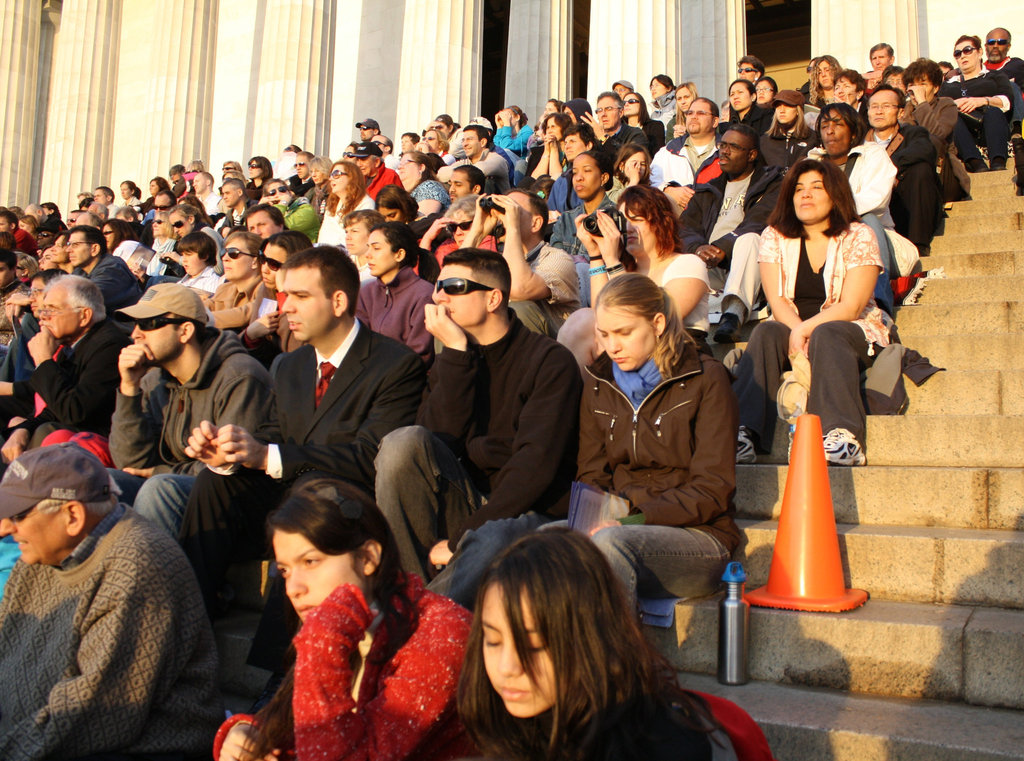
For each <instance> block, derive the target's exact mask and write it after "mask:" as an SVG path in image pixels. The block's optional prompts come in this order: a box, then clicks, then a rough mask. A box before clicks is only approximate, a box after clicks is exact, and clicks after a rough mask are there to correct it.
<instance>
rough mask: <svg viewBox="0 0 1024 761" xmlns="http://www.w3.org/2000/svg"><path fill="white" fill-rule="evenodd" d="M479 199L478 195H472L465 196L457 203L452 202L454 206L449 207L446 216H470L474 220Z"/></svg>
mask: <svg viewBox="0 0 1024 761" xmlns="http://www.w3.org/2000/svg"><path fill="white" fill-rule="evenodd" d="M479 197H480V196H478V195H477V194H476V193H470V194H469V195H468V196H463V197H462V198H460V199H458V200H457V201H452V205H451V206H449V207H448V211H447V212H446V213H445V216H446V217H451V216H452V215H453V214H468V215H469V217H470V219H472V218H473V217H474V216H475V215H476V199H478V198H479Z"/></svg>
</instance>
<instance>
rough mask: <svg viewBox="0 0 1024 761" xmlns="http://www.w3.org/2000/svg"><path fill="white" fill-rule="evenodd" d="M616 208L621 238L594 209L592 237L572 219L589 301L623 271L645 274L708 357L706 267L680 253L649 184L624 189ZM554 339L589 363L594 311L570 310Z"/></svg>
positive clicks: (660, 199) (674, 228)
mask: <svg viewBox="0 0 1024 761" xmlns="http://www.w3.org/2000/svg"><path fill="white" fill-rule="evenodd" d="M619 211H620V212H621V213H622V214H623V215H624V216H625V224H626V234H625V236H623V235H622V234H621V233H620V232H619V230H618V228H617V227H616V225H615V223H614V222H613V221H612V218H611V217H609V216H608V215H607V214H605V213H604V212H597V220H598V227H599V229H600V232H601V235H592V234H591V233H589V232H588V231H587V230H586V228H584V227H583V219H584V217H583V216H582V215H581V216H580V218H579V219H577V220H576V234H577V235H578V236H579V239H580V241H581V242H582V243H583V245H584V246H585V247H586V249H587V253H588V254H589V256H590V265H591V267H590V303H591V304H594V303H596V302H597V298H598V295H599V294H600V293H601V289H602V288H604V287H605V286H606V285H607V284H608V283H609V282H614V278H616V277H621V276H622V273H624V272H625V271H626V270H630V271H634V272H638V273H640V274H641V275H647V276H648V277H650V278H651V279H652V280H653V281H654V282H655V283H657V284H658V285H660V286H661V287H662V288H664V289H665V291H666V292H667V293H668V295H669V296H670V297H671V298H672V303H673V304H674V305H675V310H676V314H677V315H678V316H679V319H680V320H681V321H682V323H683V326H684V327H685V328H686V331H687V333H689V334H690V337H691V338H692V339H693V340H694V342H695V343H696V345H697V347H698V349H700V350H701V351H704V352H706V353H707V354H709V355H710V354H711V350H710V348H708V345H707V335H708V328H709V323H708V294H709V293H710V291H711V285H710V282H709V280H708V268H707V265H705V264H704V262H703V261H701V259H700V257H698V256H697V255H696V254H682V253H679V252H680V251H682V249H683V244H682V240H681V238H680V230H679V220H678V218H677V217H676V215H675V214H674V213H673V212H672V202H671V201H669V200H668V197H667V196H666V195H665V194H664V193H662V192H660V191H658V190H655V189H654V188H652V187H647V186H643V185H637V186H635V187H631V188H626V190H624V191H623V193H622V196H621V197H620V198H619ZM558 340H559V341H560V342H561V343H563V344H565V345H566V346H567V347H568V348H569V350H570V351H572V352H573V354H574V355H575V356H576V360H577V361H578V362H579V363H580V365H581V366H583V367H585V366H586V365H588V364H590V362H591V361H593V359H594V358H595V357H596V356H597V353H598V345H597V340H596V338H595V335H594V310H592V309H578V310H577V311H575V312H573V313H572V314H571V315H570V316H569V318H568V319H567V320H566V321H565V325H563V326H562V329H561V330H560V331H559V333H558Z"/></svg>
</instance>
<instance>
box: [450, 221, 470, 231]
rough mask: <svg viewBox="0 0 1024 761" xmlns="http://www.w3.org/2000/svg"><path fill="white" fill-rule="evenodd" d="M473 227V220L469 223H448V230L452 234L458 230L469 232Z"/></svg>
mask: <svg viewBox="0 0 1024 761" xmlns="http://www.w3.org/2000/svg"><path fill="white" fill-rule="evenodd" d="M472 226H473V221H472V220H470V221H469V222H449V223H448V230H449V231H450V232H455V231H456V230H462V231H463V232H467V231H468V230H469V228H471V227H472Z"/></svg>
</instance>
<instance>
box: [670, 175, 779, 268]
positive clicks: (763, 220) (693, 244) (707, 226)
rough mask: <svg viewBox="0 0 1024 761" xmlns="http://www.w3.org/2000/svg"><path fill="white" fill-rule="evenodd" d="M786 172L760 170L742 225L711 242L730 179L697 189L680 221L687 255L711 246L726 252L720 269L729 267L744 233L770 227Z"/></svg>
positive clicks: (722, 178)
mask: <svg viewBox="0 0 1024 761" xmlns="http://www.w3.org/2000/svg"><path fill="white" fill-rule="evenodd" d="M785 173H786V171H785V170H784V169H782V168H780V167H777V166H769V167H764V166H759V167H758V168H757V169H755V170H754V173H753V174H752V175H751V177H750V186H749V187H748V188H747V195H746V199H745V200H744V203H743V221H742V222H741V223H740V224H739V226H738V227H737V228H736V229H735V230H733V231H732V232H731V233H727V234H726V235H724V236H722V237H721V238H719V239H718V240H708V238H709V237H710V235H711V231H712V230H714V229H715V223H716V222H717V221H718V212H719V211H720V210H721V208H722V200H723V198H725V186H726V184H727V183H728V178H727V177H726V176H725V175H724V174H723V175H721V176H719V177H716V178H715V179H713V180H711V182H708V183H706V184H704V185H698V186H697V187H696V190H697V192H696V193H695V194H694V196H693V198H692V199H690V203H689V204H688V205H687V207H686V211H684V212H683V215H682V217H680V222H681V223H682V225H683V242H684V243H685V244H686V250H687V251H690V252H692V251H696V250H697V247H698V246H703V245H706V244H708V243H711V244H713V245H715V246H718V247H719V248H720V249H722V251H724V252H725V259H723V260H722V262H721V263H720V264H719V266H720V267H728V266H729V262H730V260H731V259H732V247H733V244H734V243H735V242H736V239H737V238H738V237H739V236H741V235H743V234H744V233H758V234H760V233H761V232H762V231H763V230H764V228H765V227H766V226H767V224H768V217H769V216H771V213H772V209H774V208H775V202H776V201H777V200H778V198H779V189H780V188H781V187H782V178H783V176H784V175H785Z"/></svg>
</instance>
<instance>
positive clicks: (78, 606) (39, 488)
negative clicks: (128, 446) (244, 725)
mask: <svg viewBox="0 0 1024 761" xmlns="http://www.w3.org/2000/svg"><path fill="white" fill-rule="evenodd" d="M116 495H117V489H116V486H114V485H113V483H112V482H111V478H110V476H109V475H108V473H107V471H106V470H105V469H104V468H103V465H102V464H101V463H100V461H99V460H98V459H97V458H96V457H94V456H93V455H92V454H89V453H88V452H86V451H85V450H83V449H81V448H79V447H78V446H77V445H76V444H71V443H67V444H58V445H56V446H50V447H41V448H39V449H34V450H31V451H29V452H27V453H25V454H23V455H21V456H20V457H18V458H17V459H16V460H15V461H14V462H13V463H11V465H10V466H9V467H8V469H7V472H6V473H5V474H4V478H3V481H2V482H0V535H2V536H13V537H14V539H15V541H17V543H18V546H19V547H20V549H21V559H20V560H19V561H18V563H17V564H16V565H15V567H14V570H13V571H12V573H11V578H10V580H9V581H8V582H7V586H6V588H5V590H4V597H3V600H2V602H0V631H2V632H3V636H2V637H0V684H3V686H4V689H3V695H2V696H0V758H3V759H4V761H43V759H54V758H61V759H82V758H103V759H118V760H119V761H120V759H125V761H129V760H133V759H149V758H160V759H166V760H167V761H179V760H180V761H184V760H185V759H191V758H195V757H198V756H199V754H203V753H204V752H205V754H207V757H208V754H209V748H210V745H211V742H212V739H213V736H214V734H215V733H216V731H217V727H218V725H219V724H220V722H221V720H222V719H223V708H222V705H221V700H220V695H219V693H218V691H217V684H216V679H217V653H216V649H215V647H214V643H213V634H212V633H211V631H210V627H209V624H208V622H207V619H206V616H205V615H204V610H203V604H202V599H201V598H200V595H199V590H198V588H197V586H196V581H195V577H194V576H193V574H192V570H191V568H190V567H189V564H188V561H187V560H186V559H185V556H184V554H183V553H182V551H181V549H180V547H178V545H177V543H176V542H175V541H174V540H173V539H172V538H171V537H169V536H167V534H166V533H164V532H163V531H161V530H159V529H157V528H156V527H155V526H153V525H152V524H151V523H149V522H148V521H146V520H145V519H143V518H140V517H139V516H138V515H137V514H135V513H134V512H133V511H131V510H129V509H127V508H126V507H125V506H124V505H123V504H119V503H118V500H117V496H116Z"/></svg>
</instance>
